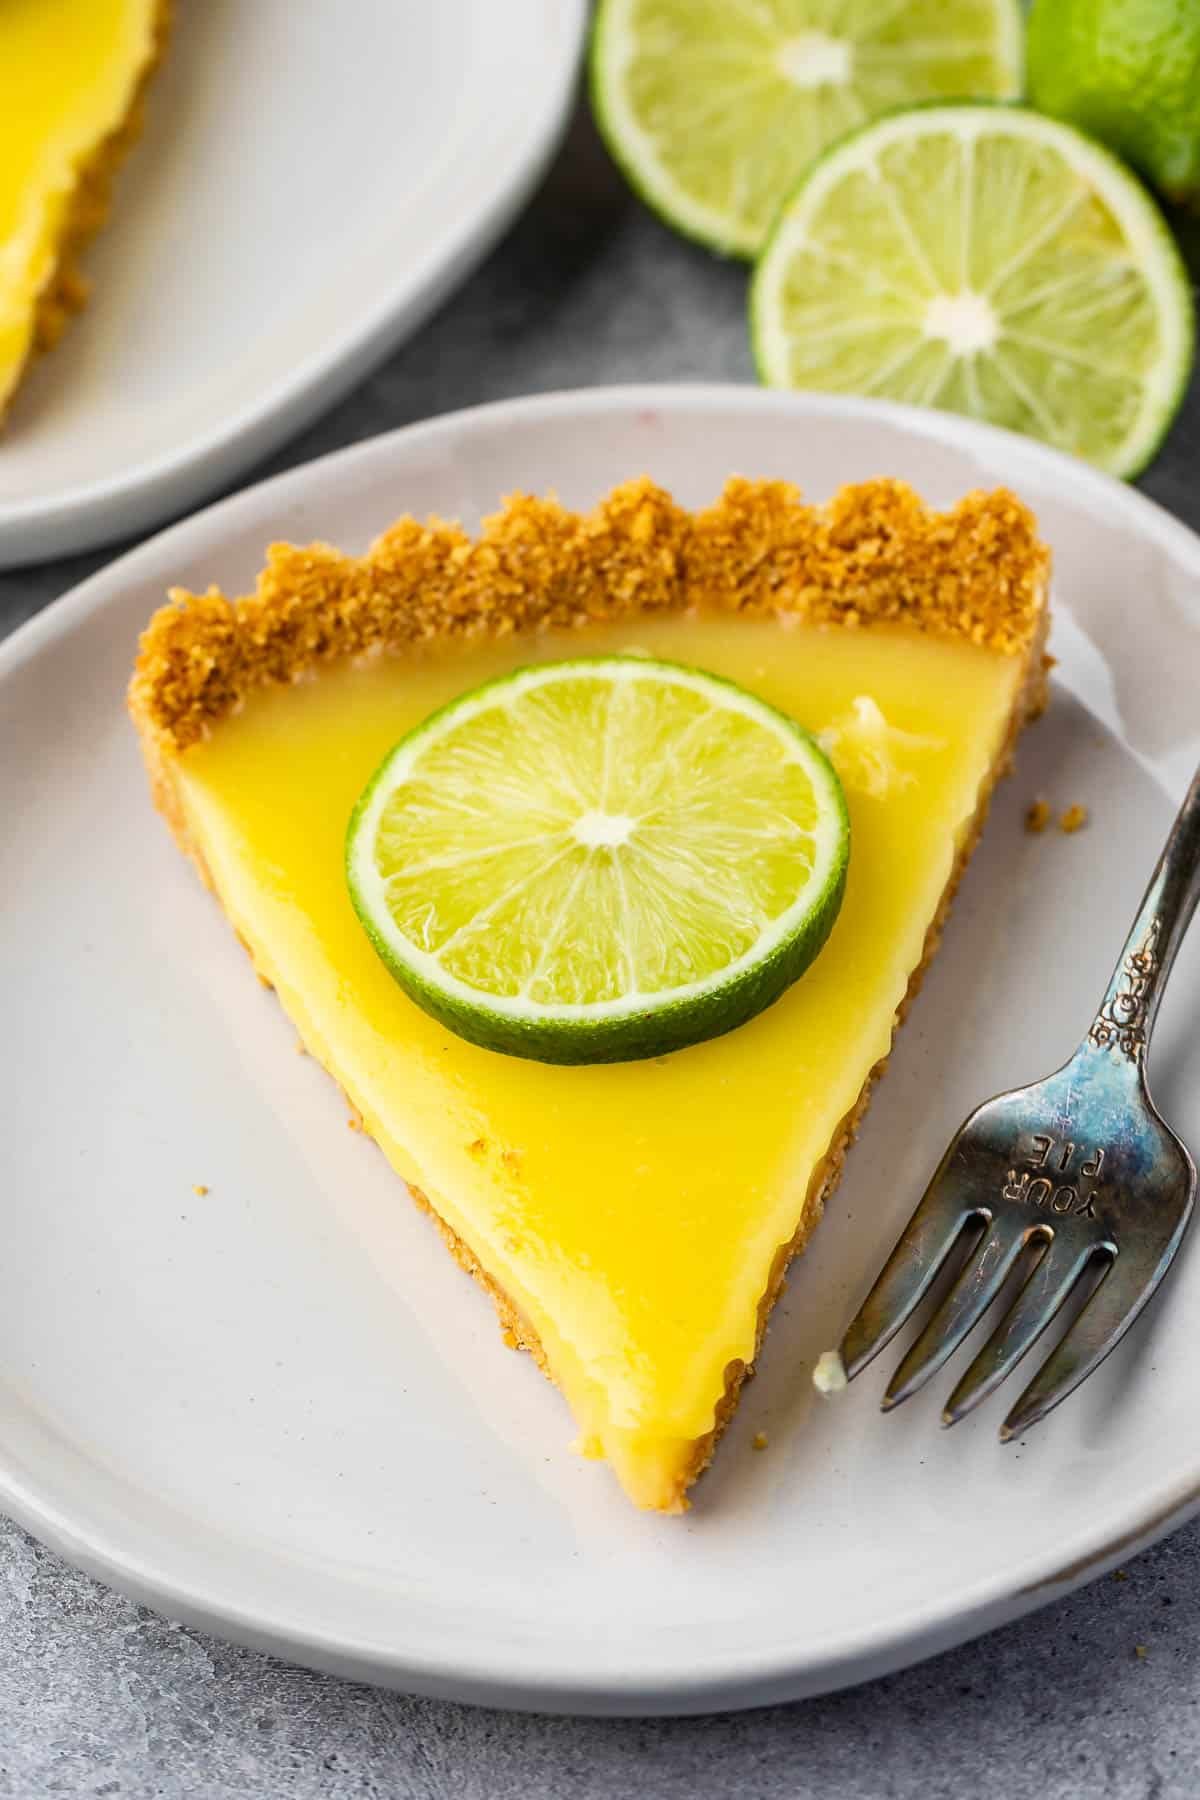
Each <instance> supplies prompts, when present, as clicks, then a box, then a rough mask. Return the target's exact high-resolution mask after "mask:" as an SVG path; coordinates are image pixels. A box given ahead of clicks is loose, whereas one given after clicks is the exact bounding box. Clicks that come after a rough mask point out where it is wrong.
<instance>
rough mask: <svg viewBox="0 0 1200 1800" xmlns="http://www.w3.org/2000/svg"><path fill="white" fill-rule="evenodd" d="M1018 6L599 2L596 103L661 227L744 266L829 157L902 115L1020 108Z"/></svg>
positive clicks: (836, 0)
mask: <svg viewBox="0 0 1200 1800" xmlns="http://www.w3.org/2000/svg"><path fill="white" fill-rule="evenodd" d="M1021 38H1022V25H1021V14H1020V9H1019V6H1018V0H602V4H601V6H600V9H599V13H598V15H597V20H596V28H595V34H594V36H593V40H592V58H591V86H592V101H593V107H594V111H595V114H596V119H597V121H598V123H599V126H600V129H601V131H602V132H603V133H604V136H605V138H606V139H607V141H608V145H609V148H610V149H611V151H612V153H613V155H614V156H615V157H616V159H617V161H618V162H619V163H620V164H621V165H622V167H623V168H624V170H625V173H626V175H627V176H628V177H629V180H630V182H631V183H632V185H633V186H634V187H635V188H636V189H637V191H638V192H639V193H640V194H641V195H642V198H643V199H644V200H646V201H647V202H648V203H649V204H650V205H651V206H653V207H654V208H655V209H656V211H658V212H660V213H661V214H662V215H663V217H664V218H665V219H666V220H667V221H668V223H669V224H671V225H674V226H675V228H676V229H677V230H679V231H682V232H685V233H686V234H687V235H688V236H689V237H694V238H699V239H700V240H701V242H703V243H706V244H709V245H710V246H711V247H712V248H713V249H716V250H720V251H725V252H727V253H730V254H733V255H740V256H753V255H755V254H756V252H757V251H758V250H759V249H761V247H762V245H763V242H764V240H765V238H766V235H767V232H768V229H769V227H770V225H771V221H772V220H773V218H774V216H775V214H776V212H777V211H778V209H779V207H780V205H781V204H782V202H783V201H784V199H785V198H786V197H787V195H788V194H789V193H790V191H791V189H792V188H793V186H794V185H795V183H796V181H797V180H798V179H799V177H800V175H801V174H802V173H803V171H804V169H805V168H806V167H807V166H808V164H809V163H810V162H811V161H812V160H813V158H814V157H816V156H818V155H819V154H820V153H821V151H822V150H824V149H826V148H827V146H828V145H829V144H831V143H833V142H834V140H835V139H837V138H840V137H844V136H845V134H846V132H848V131H852V130H854V129H855V128H856V127H857V126H859V125H864V124H865V123H866V122H867V121H868V120H869V119H873V118H877V117H878V116H879V114H881V113H883V112H887V111H890V110H892V109H893V108H895V107H897V106H913V105H917V104H918V103H920V102H923V101H927V100H938V99H947V98H951V97H953V98H956V99H961V98H962V97H963V96H964V95H972V96H978V97H979V98H981V99H1008V98H1014V97H1015V96H1016V95H1017V94H1018V93H1019V92H1020V89H1021V51H1022V45H1021Z"/></svg>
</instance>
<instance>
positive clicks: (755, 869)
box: [130, 481, 1047, 1512]
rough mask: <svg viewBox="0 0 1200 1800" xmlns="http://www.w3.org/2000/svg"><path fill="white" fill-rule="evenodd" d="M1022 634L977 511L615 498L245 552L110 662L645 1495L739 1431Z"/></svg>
mask: <svg viewBox="0 0 1200 1800" xmlns="http://www.w3.org/2000/svg"><path fill="white" fill-rule="evenodd" d="M1046 619H1047V614H1046V555H1045V552H1044V550H1043V549H1042V547H1041V546H1040V544H1039V543H1038V541H1037V537H1036V534H1035V530H1034V526H1033V521H1032V520H1031V518H1030V516H1029V514H1028V513H1027V512H1026V511H1025V509H1024V508H1023V507H1022V506H1021V505H1020V504H1019V503H1018V502H1017V501H1015V500H1014V499H1013V498H1012V496H1011V495H1008V494H1005V493H1003V492H1000V493H995V494H991V495H973V496H971V497H969V498H968V499H966V500H964V501H962V502H961V503H960V504H959V505H958V506H957V507H955V508H954V509H953V510H952V511H950V512H948V513H935V512H931V511H929V510H927V509H926V508H925V507H924V506H922V504H921V503H920V502H919V501H918V500H917V499H916V498H915V496H914V495H912V494H911V492H909V491H908V490H907V489H905V488H903V487H902V486H900V485H899V484H896V483H892V482H887V481H879V482H871V483H867V484H866V485H864V486H862V487H859V488H853V489H846V490H843V491H842V492H841V493H840V494H839V495H838V496H837V497H836V498H835V499H834V500H833V502H832V503H831V504H830V505H829V506H828V507H826V508H822V509H817V508H811V507H806V506H803V505H801V504H800V503H799V501H798V499H797V497H796V495H795V493H794V491H793V490H791V489H789V488H788V487H786V486H785V485H784V484H779V483H752V482H743V481H738V482H732V483H731V484H730V485H729V487H728V489H727V490H726V492H725V494H724V496H723V497H722V498H721V499H720V500H719V501H717V502H716V504H715V505H713V506H712V507H711V508H709V509H708V510H706V511H702V512H699V513H696V514H689V513H687V512H685V511H683V510H682V509H681V508H679V507H677V506H676V505H675V504H674V503H673V502H672V501H671V500H670V498H669V497H668V496H667V495H666V494H664V493H662V492H661V491H660V490H658V489H656V488H654V487H652V486H651V485H650V484H649V483H646V482H635V483H631V484H630V485H629V486H627V487H625V488H622V489H619V490H617V491H616V492H615V493H614V494H612V495H611V496H610V497H609V499H608V500H607V501H605V502H604V503H603V504H602V505H601V506H600V507H599V508H598V509H597V511H596V512H595V513H593V514H591V515H588V516H586V517H584V516H579V515H576V514H572V513H570V512H567V511H565V510H563V509H562V508H561V507H559V506H558V505H557V504H556V503H554V502H552V501H535V500H529V499H518V500H515V501H512V502H510V503H509V504H508V505H507V507H506V508H505V510H504V511H503V512H502V513H501V514H500V515H499V516H498V517H496V518H494V519H492V520H491V521H489V522H488V524H487V525H486V526H485V528H484V530H483V532H482V534H481V535H480V536H479V537H478V538H477V539H472V538H470V537H468V536H467V535H466V534H465V533H463V532H462V531H460V530H459V529H458V528H456V527H452V526H448V525H444V524H441V523H439V522H436V521H435V522H431V523H429V524H428V525H420V524H418V523H416V522H414V521H412V520H402V521H400V522H399V523H398V524H396V525H395V526H393V527H392V528H391V529H390V530H389V531H387V532H386V533H385V534H384V535H383V537H382V538H380V539H379V541H378V542H377V543H376V545H375V546H374V547H373V548H372V550H371V551H369V552H368V553H367V555H366V556H365V557H361V558H354V557H344V556H341V555H339V554H338V553H337V552H336V551H334V550H332V549H329V548H328V547H325V546H319V545H317V546H311V547H309V548H307V549H291V548H289V547H286V546H276V547H275V548H274V549H273V550H272V551H271V553H270V560H269V562H268V566H267V568H266V569H265V570H264V572H263V575H262V576H261V578H260V580H259V584H258V587H257V590H256V592H255V593H253V594H250V595H247V596H245V597H244V598H241V599H237V600H228V599H226V598H225V597H224V596H222V595H221V594H219V593H217V592H215V591H213V592H209V593H207V594H203V595H196V594H190V593H183V592H177V593H175V594H174V595H173V596H172V599H171V603H170V604H169V605H168V606H166V607H164V608H163V609H162V610H161V611H160V612H159V613H157V614H156V615H155V617H154V619H153V620H152V621H151V623H150V626H149V629H148V630H147V632H146V633H145V635H144V638H143V641H142V649H141V655H140V657H139V659H138V665H137V669H136V672H135V675H134V680H133V684H132V687H131V692H130V703H131V710H132V713H133V717H134V720H135V723H136V725H137V728H138V732H139V734H140V737H141V741H142V747H143V750H144V753H145V756H146V760H147V764H148V767H149V771H150V778H151V784H152V787H153V791H154V795H155V799H156V801H157V803H158V805H159V807H160V808H161V810H162V811H163V812H164V813H165V815H166V817H167V819H168V821H169V823H170V825H171V827H172V829H173V831H174V833H175V835H176V838H177V840H178V842H179V844H180V846H181V847H182V848H183V849H184V850H185V851H187V852H188V853H189V855H191V857H192V858H193V859H194V861H195V863H196V865H197V866H198V868H199V870H200V872H201V874H202V875H203V877H204V879H205V880H206V882H208V884H209V885H210V886H211V887H212V888H213V890H214V891H215V893H216V895H217V897H218V898H219V900H220V902H221V904H222V906H223V907H224V909H225V911H226V913H227V915H228V916H229V919H230V921H231V923H232V924H233V926H234V927H235V929H236V931H237V933H238V935H239V937H240V938H241V940H242V942H243V943H244V944H245V946H246V947H247V948H248V949H249V951H250V954H251V956H252V958H253V960H254V964H255V967H256V968H257V970H258V972H259V974H260V975H261V976H262V977H263V978H264V979H265V980H266V981H268V982H270V983H271V984H272V985H273V986H274V987H275V988H276V990H277V992H278V995H279V998H280V1000H281V1001H282V1003H283V1005H284V1007H285V1008H286V1010H287V1012H288V1013H289V1015H290V1016H291V1018H292V1019H293V1021H294V1022H295V1024H296V1026H297V1028H298V1029H299V1031H300V1033H301V1036H302V1039H303V1041H304V1043H305V1045H306V1047H307V1048H308V1050H309V1051H310V1052H311V1054H312V1055H314V1056H315V1057H317V1058H318V1059H319V1060H320V1061H321V1062H322V1063H323V1064H324V1065H325V1067H326V1068H327V1069H328V1070H329V1072H330V1073H331V1074H332V1075H333V1076H334V1078H335V1080H336V1081H337V1082H338V1083H339V1084H340V1086H341V1087H342V1088H343V1089H344V1090H345V1093H346V1094H347V1096H348V1097H349V1099H350V1101H351V1103H352V1104H353V1106H354V1107H355V1109H356V1116H361V1119H362V1122H363V1126H364V1129H365V1130H366V1131H367V1132H369V1133H370V1134H371V1135H372V1136H373V1137H374V1138H375V1139H376V1140H377V1142H378V1143H379V1145H380V1147H381V1148H382V1149H383V1151H384V1152H385V1154H386V1155H387V1157H388V1158H389V1160H390V1162H391V1163H392V1165H393V1166H394V1168H395V1170H396V1172H397V1173H398V1174H399V1175H400V1176H401V1177H402V1178H403V1179H404V1181H405V1182H407V1183H408V1185H409V1188H410V1190H411V1191H412V1193H413V1194H414V1196H415V1197H416V1198H417V1199H418V1200H419V1201H420V1202H421V1203H422V1204H423V1205H424V1206H426V1207H427V1208H428V1209H429V1211H430V1212H432V1213H433V1214H434V1216H435V1218H436V1219H437V1221H438V1223H439V1224H440V1226H441V1228H442V1231H443V1233H444V1235H445V1237H446V1238H447V1241H448V1242H449V1244H450V1246H451V1248H452V1250H453V1252H454V1254H455V1255H456V1257H457V1258H458V1260H459V1261H460V1262H461V1263H462V1264H463V1266H464V1267H465V1268H467V1269H468V1270H469V1271H470V1272H471V1273H472V1274H474V1275H475V1276H476V1277H477V1278H478V1279H479V1280H480V1281H481V1282H482V1283H483V1285H484V1286H485V1287H486V1288H487V1289H488V1290H489V1292H490V1293H491V1295H492V1297H493V1298H494V1300H495V1302H496V1305H497V1308H498V1310H499V1313H500V1317H501V1321H502V1324H503V1327H504V1330H505V1334H506V1336H507V1339H508V1341H509V1342H510V1343H513V1342H515V1343H517V1344H519V1345H522V1346H524V1347H525V1348H527V1349H529V1350H531V1351H532V1352H533V1354H534V1356H535V1357H536V1358H537V1360H538V1361H539V1362H540V1364H541V1365H542V1367H543V1368H544V1369H545V1371H546V1373H547V1374H549V1375H550V1376H551V1377H552V1378H553V1379H554V1380H555V1381H556V1382H557V1383H558V1384H559V1386H560V1387H561V1388H562V1389H563V1391H564V1393H565V1395H566V1397H567V1399H568V1401H569V1403H570V1405H571V1407H572V1409H573V1411H574V1413H575V1415H576V1418H577V1420H578V1423H579V1426H580V1444H581V1446H582V1448H583V1449H584V1450H585V1451H587V1452H588V1453H590V1454H594V1455H601V1456H605V1457H607V1458H608V1460H609V1461H610V1462H611V1464H612V1466H613V1468H614V1470H615V1472H616V1474H617V1476H618V1478H619V1479H620V1481H621V1483H622V1484H623V1486H624V1488H625V1489H626V1491H627V1493H628V1494H629V1496H630V1497H631V1498H632V1499H633V1500H634V1502H635V1503H636V1504H637V1505H639V1506H643V1507H648V1508H654V1509H658V1510H661V1511H665V1512H677V1511H680V1510H681V1509H682V1508H683V1507H684V1506H685V1504H686V1499H685V1496H686V1492H687V1489H688V1487H689V1486H690V1484H691V1482H692V1481H693V1480H694V1479H695V1477H696V1476H697V1474H699V1472H700V1471H701V1469H703V1467H704V1466H705V1464H706V1463H707V1462H708V1460H709V1457H710V1456H711V1454H712V1450H713V1447H714V1444H715V1442H716V1439H717V1437H718V1435H719V1433H720V1431H721V1429H722V1428H723V1426H724V1424H725V1423H726V1421H727V1420H728V1418H729V1417H730V1415H731V1413H732V1411H733V1408H734V1406H735V1404H736V1401H737V1396H738V1392H739V1389H740V1385H741V1382H742V1379H743V1377H744V1375H745V1373H746V1370H747V1368H748V1367H749V1366H750V1365H751V1363H752V1362H753V1359H754V1357H755V1355H756V1353H757V1351H758V1348H759V1344H760V1342H761V1337H762V1333H763V1330H764V1328H765V1324H766V1319H767V1315H768V1313H769V1312H770V1309H771V1306H772V1305H773V1303H774V1301H775V1298H776V1296H777V1295H778V1292H779V1289H780V1286H781V1283H782V1281H783V1276H784V1271H785V1269H786V1267H787V1264H788V1261H789V1260H790V1258H791V1256H792V1255H793V1254H794V1253H795V1252H796V1251H798V1250H800V1249H801V1248H802V1247H803V1245H804V1243H805V1241H806V1239H807V1237H808V1234H809V1232H810V1231H811V1229H812V1227H813V1225H814V1224H815V1222H816V1220H817V1218H818V1217H819V1214H820V1211H821V1208H822V1205H823V1203H824V1201H825V1199H826V1197H827V1195H828V1194H829V1192H830V1190H831V1189H832V1188H833V1186H834V1185H835V1183H836V1181H837V1179H838V1176H839V1174H840V1171H841V1167H842V1161H843V1158H844V1156H845V1153H846V1149H847V1146H848V1144H849V1142H850V1140H851V1138H852V1136H853V1133H854V1130H855V1128H856V1126H857V1124H858V1121H859V1119H860V1118H861V1116H862V1113H863V1110H864V1107H865V1105H866V1102H867V1096H868V1093H869V1090H870V1087H871V1083H872V1080H873V1078H874V1076H875V1075H876V1074H877V1073H878V1072H879V1070H880V1068H881V1067H882V1065H883V1063H884V1062H885V1060H886V1058H887V1056H888V1054H889V1051H890V1048H891V1043H892V1036H893V1032H894V1030H895V1027H896V1024H897V1022H898V1020H899V1018H900V1017H901V1016H902V1015H903V1012H904V1009H905V1007H906V1005H907V1002H908V1000H909V998H910V997H911V995H912V994H913V992H914V991H915V989H916V987H917V985H918V984H919V981H920V979H921V975H922V973H923V971H924V969H925V967H926V965H927V963H928V960H929V958H930V956H931V955H932V953H933V950H934V948H935V946H936V942H937V937H938V933H939V931H940V929H941V925H942V921H943V919H944V916H945V913H946V909H947V906H948V904H949V900H950V896H951V894H952V892H953V890H954V887H955V884H956V883H957V881H958V878H959V876H960V874H961V872H962V869H963V867H964V864H965V862H966V860H967V857H968V856H969V854H970V852H971V849H972V847H973V845H974V843H975V841H976V838H977V835H978V832H979V830H980V828H981V825H982V822H983V818H984V814H985V812H986V809H987V805H988V800H989V797H990V794H991V791H992V788H993V785H994V783H995V781H996V779H997V777H998V776H999V775H1000V774H1001V773H1002V772H1003V771H1004V769H1005V768H1006V766H1007V764H1008V761H1009V758H1010V756H1011V753H1012V748H1013V744H1014V742H1015V739H1016V737H1017V734H1018V732H1019V730H1020V728H1021V726H1022V725H1023V724H1024V723H1025V722H1026V720H1027V719H1029V718H1030V717H1031V716H1032V715H1033V714H1034V713H1035V712H1036V711H1038V710H1039V708H1040V706H1041V705H1042V703H1043V700H1044V694H1045V672H1044V658H1043V654H1042V648H1043V643H1044V638H1045V630H1046ZM301 677H303V678H304V679H300V678H301ZM336 1106H337V1102H336V1098H335V1097H333V1096H332V1095H331V1108H336ZM335 1116H337V1115H336V1114H335ZM347 1154H348V1156H349V1155H350V1154H352V1152H351V1150H350V1147H349V1146H348V1147H347ZM399 1404H400V1403H399V1401H398V1405H399ZM466 1428H468V1427H467V1424H466V1422H465V1421H464V1429H466Z"/></svg>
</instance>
